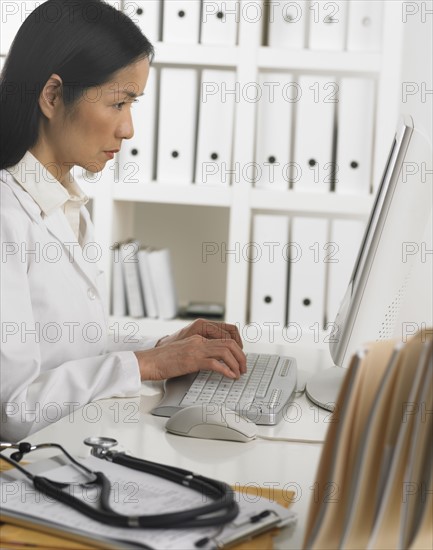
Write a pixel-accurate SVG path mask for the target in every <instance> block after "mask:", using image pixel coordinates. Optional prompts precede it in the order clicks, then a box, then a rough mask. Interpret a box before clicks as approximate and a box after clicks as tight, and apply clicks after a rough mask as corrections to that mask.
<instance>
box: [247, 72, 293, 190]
mask: <svg viewBox="0 0 433 550" xmlns="http://www.w3.org/2000/svg"><path fill="white" fill-rule="evenodd" d="M259 84H260V89H261V91H262V97H261V98H260V101H259V102H258V105H257V109H258V120H257V140H256V155H255V159H256V171H257V172H256V181H255V187H260V188H268V189H288V188H289V181H290V172H289V171H290V165H289V163H290V152H291V142H292V140H291V133H292V119H293V103H292V102H291V99H292V95H291V94H292V90H291V87H292V85H293V82H292V75H290V74H286V73H276V72H272V73H261V74H260V76H259Z"/></svg>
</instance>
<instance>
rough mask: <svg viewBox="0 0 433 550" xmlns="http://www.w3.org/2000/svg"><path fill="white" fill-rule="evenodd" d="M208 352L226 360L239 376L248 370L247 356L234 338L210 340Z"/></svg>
mask: <svg viewBox="0 0 433 550" xmlns="http://www.w3.org/2000/svg"><path fill="white" fill-rule="evenodd" d="M207 348H208V353H210V354H211V356H212V357H215V358H218V359H220V360H221V361H224V363H226V365H227V366H228V367H229V368H230V369H231V370H232V371H233V372H234V373H235V374H236V377H237V378H239V376H240V375H241V374H243V373H244V372H245V371H246V357H245V354H244V353H243V351H242V350H241V349H240V347H239V346H238V345H237V344H236V342H235V341H234V340H229V341H227V340H208V344H207Z"/></svg>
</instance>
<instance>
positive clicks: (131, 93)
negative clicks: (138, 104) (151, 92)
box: [121, 90, 144, 99]
mask: <svg viewBox="0 0 433 550" xmlns="http://www.w3.org/2000/svg"><path fill="white" fill-rule="evenodd" d="M121 93H122V94H126V95H127V96H129V97H130V98H132V99H135V98H136V97H142V96H144V93H142V94H140V95H137V94H135V93H134V92H128V91H126V90H123V91H122V92H121Z"/></svg>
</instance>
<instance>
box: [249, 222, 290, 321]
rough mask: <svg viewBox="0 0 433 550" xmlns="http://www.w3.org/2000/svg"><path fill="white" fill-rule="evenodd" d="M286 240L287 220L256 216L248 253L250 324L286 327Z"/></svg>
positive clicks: (287, 233) (287, 234) (287, 232)
mask: <svg viewBox="0 0 433 550" xmlns="http://www.w3.org/2000/svg"><path fill="white" fill-rule="evenodd" d="M288 238H289V218H288V216H276V215H275V216H272V215H262V214H257V215H255V216H254V220H253V234H252V242H251V245H250V250H249V258H250V265H251V298H250V322H251V323H261V324H263V323H266V322H273V323H278V324H279V327H280V329H281V328H282V327H283V326H284V325H285V320H286V304H287V274H288V265H289V264H288V257H287V250H288V247H287V243H288Z"/></svg>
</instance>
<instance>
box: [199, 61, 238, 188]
mask: <svg viewBox="0 0 433 550" xmlns="http://www.w3.org/2000/svg"><path fill="white" fill-rule="evenodd" d="M235 85H236V83H235V73H234V71H214V70H204V71H203V72H202V80H201V95H200V103H199V124H198V140H197V162H196V172H195V182H196V183H197V184H204V185H215V184H219V185H230V183H231V181H230V177H231V174H230V171H231V170H232V148H233V125H234V111H235V95H234V94H233V93H227V91H233V90H234V89H235Z"/></svg>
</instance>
